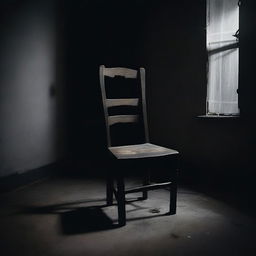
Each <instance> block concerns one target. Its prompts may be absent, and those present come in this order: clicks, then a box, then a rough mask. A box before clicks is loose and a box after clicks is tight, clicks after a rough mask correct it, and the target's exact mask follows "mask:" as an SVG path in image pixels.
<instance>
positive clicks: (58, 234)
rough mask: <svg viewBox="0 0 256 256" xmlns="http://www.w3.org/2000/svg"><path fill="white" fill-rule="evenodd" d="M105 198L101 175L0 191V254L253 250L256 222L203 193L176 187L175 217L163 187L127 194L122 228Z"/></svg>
mask: <svg viewBox="0 0 256 256" xmlns="http://www.w3.org/2000/svg"><path fill="white" fill-rule="evenodd" d="M128 182H129V185H130V186H132V185H135V184H136V183H137V182H138V181H137V180H135V179H130V180H129V181H128ZM104 195H105V184H104V182H103V181H102V180H100V179H78V178H51V179H47V180H42V181H40V182H37V183H34V184H31V185H29V186H26V187H23V188H20V189H18V190H16V191H13V192H9V193H6V194H2V195H0V202H1V212H0V216H1V219H0V253H1V255H3V256H9V255H27V256H29V255H37V256H41V255H42V256H48V255H61V256H65V255H69V256H70V255H83V256H85V255H92V256H93V255H112V256H113V255H130V256H132V255H157V256H160V255H198V256H201V255H202V256H203V255H204V256H205V255H225V256H226V255H232V256H235V255H241V256H247V255H256V252H255V249H256V229H255V228H256V221H255V219H254V218H252V217H249V216H247V215H244V214H242V213H240V212H239V211H237V210H235V209H234V208H231V207H230V206H228V205H226V204H225V203H223V202H221V201H218V200H215V199H213V198H211V197H208V196H206V195H204V194H200V193H198V192H195V191H192V190H190V189H187V188H183V187H180V188H179V192H178V208H177V214H176V215H173V216H165V215H164V213H165V212H166V211H167V209H168V198H169V197H168V191H167V190H158V191H152V192H150V193H149V199H148V200H145V201H136V198H137V196H138V195H129V197H128V198H129V200H130V203H129V204H128V205H127V218H128V221H127V225H126V226H125V227H121V228H120V227H117V226H116V225H115V221H116V218H117V211H116V207H115V206H111V207H106V206H105V198H104ZM158 215H160V216H158Z"/></svg>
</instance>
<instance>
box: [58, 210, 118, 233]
mask: <svg viewBox="0 0 256 256" xmlns="http://www.w3.org/2000/svg"><path fill="white" fill-rule="evenodd" d="M60 222H61V228H62V232H63V234H66V235H72V234H80V233H87V232H94V231H100V230H108V229H113V228H116V227H117V225H115V224H114V223H113V221H112V220H111V219H110V218H109V217H108V216H107V215H106V214H105V213H104V212H103V211H102V209H101V208H100V207H83V208H78V209H75V210H71V211H67V212H64V213H61V214H60Z"/></svg>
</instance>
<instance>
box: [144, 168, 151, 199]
mask: <svg viewBox="0 0 256 256" xmlns="http://www.w3.org/2000/svg"><path fill="white" fill-rule="evenodd" d="M149 183H150V172H149V171H147V172H146V174H145V176H144V180H143V185H148V184H149ZM145 199H148V191H142V200H145Z"/></svg>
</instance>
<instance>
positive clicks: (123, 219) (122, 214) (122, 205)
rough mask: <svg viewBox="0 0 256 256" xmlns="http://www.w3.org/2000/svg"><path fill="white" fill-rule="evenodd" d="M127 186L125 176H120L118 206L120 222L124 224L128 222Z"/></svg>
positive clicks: (118, 180) (118, 181) (118, 179)
mask: <svg viewBox="0 0 256 256" xmlns="http://www.w3.org/2000/svg"><path fill="white" fill-rule="evenodd" d="M124 189H125V187H124V177H123V176H119V177H118V178H117V206H118V224H119V225H120V226H124V225H125V224H126V212H125V190H124Z"/></svg>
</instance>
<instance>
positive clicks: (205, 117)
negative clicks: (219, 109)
mask: <svg viewBox="0 0 256 256" xmlns="http://www.w3.org/2000/svg"><path fill="white" fill-rule="evenodd" d="M197 118H200V119H238V118H240V115H229V116H228V115H227V116H224V115H200V116H197Z"/></svg>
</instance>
